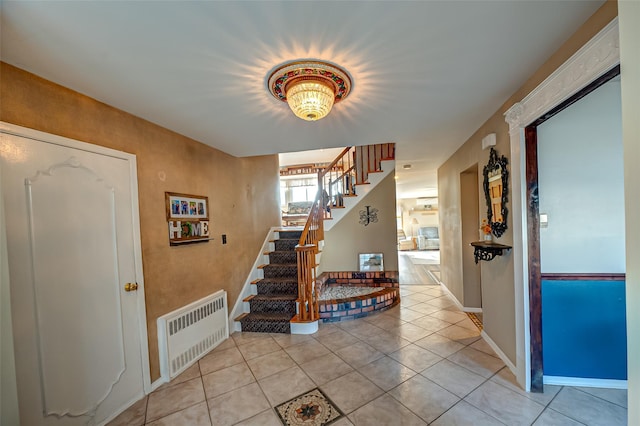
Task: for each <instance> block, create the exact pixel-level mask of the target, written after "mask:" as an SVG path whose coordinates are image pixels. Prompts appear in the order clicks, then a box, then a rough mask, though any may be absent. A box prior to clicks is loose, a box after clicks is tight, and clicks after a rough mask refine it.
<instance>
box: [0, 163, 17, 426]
mask: <svg viewBox="0 0 640 426" xmlns="http://www.w3.org/2000/svg"><path fill="white" fill-rule="evenodd" d="M0 176H2V173H0ZM2 200H3V198H2V182H1V181H0V424H1V425H18V424H20V420H19V418H20V417H19V412H18V390H17V388H16V369H15V362H14V355H13V333H12V327H11V304H10V298H11V296H10V293H9V264H8V259H7V240H6V233H5V225H4V205H3V202H2Z"/></svg>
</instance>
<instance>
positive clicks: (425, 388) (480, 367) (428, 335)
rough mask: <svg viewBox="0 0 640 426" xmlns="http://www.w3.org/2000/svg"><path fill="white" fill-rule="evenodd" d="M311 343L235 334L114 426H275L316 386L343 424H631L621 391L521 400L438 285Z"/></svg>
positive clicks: (562, 390)
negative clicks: (285, 409)
mask: <svg viewBox="0 0 640 426" xmlns="http://www.w3.org/2000/svg"><path fill="white" fill-rule="evenodd" d="M401 293H402V295H403V299H402V303H401V305H400V306H397V307H395V308H393V309H390V310H389V311H387V312H384V313H381V314H377V315H373V316H370V317H367V318H363V319H358V320H354V321H349V322H345V323H338V324H321V325H320V330H319V331H318V332H317V333H316V334H314V335H311V336H303V335H281V334H260V333H234V334H232V336H231V338H229V339H228V340H226V341H225V342H223V343H222V344H221V345H220V346H218V347H217V348H216V349H215V350H214V351H212V352H211V353H210V354H208V355H207V356H205V357H204V358H203V359H201V360H200V361H199V362H198V363H196V364H195V365H193V366H192V367H190V368H189V369H188V370H187V371H185V372H184V373H183V374H182V375H180V376H179V377H177V378H176V379H174V380H173V381H172V382H171V383H168V384H165V385H163V386H162V387H161V388H159V389H158V390H156V391H155V392H153V393H151V394H150V395H149V396H148V397H145V398H144V399H143V400H141V401H139V402H138V403H136V404H134V405H133V406H132V407H131V408H129V409H128V410H127V411H125V412H124V413H122V414H121V415H120V416H119V417H118V418H116V419H115V420H114V421H113V422H111V423H110V425H111V426H115V425H128V426H130V425H154V426H159V425H188V426H199V425H236V424H237V425H280V424H281V423H280V421H279V419H278V417H277V415H276V414H275V411H274V410H273V407H274V406H276V405H278V404H280V403H282V402H284V401H287V400H289V399H291V398H293V397H295V396H297V395H300V394H302V393H304V392H306V391H308V390H311V389H313V388H315V387H319V388H320V389H322V391H323V392H324V393H325V394H326V395H327V396H328V397H329V398H331V400H332V401H333V402H334V403H335V404H336V405H337V406H338V407H339V408H340V409H341V410H342V411H343V412H344V413H345V414H346V417H345V418H342V419H341V420H339V421H337V422H336V423H333V424H334V425H336V426H344V425H352V424H353V425H426V424H432V425H436V426H451V425H474V426H478V425H509V426H513V425H536V426H540V425H594V426H595V425H606V426H615V425H626V419H627V408H626V407H627V392H626V391H624V390H612V389H595V388H576V387H566V386H565V387H562V386H550V385H547V386H545V391H544V393H543V394H533V393H526V392H524V391H522V390H521V389H520V388H519V387H518V386H517V385H516V382H515V378H514V376H513V374H512V373H511V371H510V370H509V368H508V367H506V366H505V365H504V363H503V362H502V361H501V360H500V359H499V358H498V357H497V356H496V355H495V353H494V352H493V350H492V349H491V347H490V346H489V345H488V344H487V343H486V342H485V341H484V340H482V339H481V338H480V332H479V331H478V329H477V328H476V326H475V325H474V324H473V323H472V322H471V321H470V320H469V318H468V317H467V316H466V315H465V314H464V313H461V312H460V311H459V310H458V309H457V308H456V307H455V304H454V303H453V302H452V301H451V300H450V298H449V297H448V296H447V295H445V293H444V292H443V290H442V289H441V288H440V286H438V285H403V286H401Z"/></svg>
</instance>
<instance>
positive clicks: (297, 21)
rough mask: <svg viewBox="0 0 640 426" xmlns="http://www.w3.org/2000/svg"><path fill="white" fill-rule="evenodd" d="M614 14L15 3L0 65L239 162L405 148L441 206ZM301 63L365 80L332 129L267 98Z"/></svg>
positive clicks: (587, 5)
mask: <svg viewBox="0 0 640 426" xmlns="http://www.w3.org/2000/svg"><path fill="white" fill-rule="evenodd" d="M602 3H603V1H601V0H599V1H579V0H576V1H525V0H514V1H482V0H476V1H414V2H400V1H387V2H384V1H378V2H366V1H349V2H328V1H308V2H289V1H270V2H266V1H265V2H249V1H235V2H222V1H220V2H218V1H215V2H214V1H191V2H182V1H158V2H147V1H124V2H116V1H92V2H80V1H67V2H57V1H50V2H46V1H43V2H40V1H38V2H26V1H20V2H14V1H6V0H3V1H2V2H1V3H0V4H1V8H2V10H1V12H2V13H1V15H2V17H1V18H2V21H1V31H2V32H1V36H2V41H1V55H2V56H1V57H2V60H3V61H5V62H7V63H9V64H12V65H15V66H17V67H19V68H22V69H25V70H27V71H30V72H32V73H34V74H37V75H40V76H42V77H44V78H46V79H49V80H52V81H54V82H56V83H59V84H61V85H63V86H66V87H69V88H71V89H73V90H76V91H78V92H81V93H83V94H86V95H88V96H90V97H93V98H95V99H97V100H99V101H102V102H105V103H107V104H109V105H113V106H115V107H117V108H120V109H122V110H124V111H127V112H130V113H132V114H135V115H137V116H139V117H142V118H145V119H147V120H149V121H151V122H154V123H157V124H159V125H161V126H164V127H166V128H169V129H171V130H174V131H176V132H178V133H181V134H183V135H186V136H189V137H191V138H193V139H196V140H198V141H201V142H203V143H205V144H208V145H211V146H213V147H215V148H218V149H220V150H222V151H225V152H227V153H229V154H232V155H236V156H252V155H262V154H273V153H284V152H293V151H305V150H311V149H319V148H333V147H343V146H347V145H364V144H375V143H383V142H395V143H396V154H397V161H398V167H397V175H398V194H399V196H401V197H413V196H432V195H433V188H435V186H436V180H435V178H436V169H437V167H438V166H439V165H441V164H442V163H443V162H444V160H446V159H447V158H448V157H449V156H450V155H451V154H452V153H453V152H455V150H456V149H457V148H459V147H460V145H461V144H462V143H463V142H464V141H465V140H466V139H467V138H468V137H469V136H471V134H472V133H473V132H474V131H475V130H476V129H477V128H478V127H479V126H480V125H481V124H482V123H483V122H484V121H485V120H486V119H487V118H489V117H490V116H491V115H492V114H493V113H494V112H495V111H496V110H497V109H498V108H499V107H500V105H501V104H502V103H503V102H504V101H505V100H506V99H507V98H508V97H509V95H510V94H512V93H513V92H514V91H515V90H516V89H517V88H518V87H519V86H521V85H522V84H523V83H524V82H525V81H526V79H527V78H528V77H529V76H530V75H531V74H532V72H533V71H535V70H536V69H537V67H538V66H540V65H541V64H542V63H543V62H544V61H545V60H546V59H547V58H548V57H549V56H550V55H551V54H552V53H553V52H554V51H555V50H556V49H557V47H558V46H559V45H560V44H562V43H563V42H564V41H565V40H566V39H567V38H568V37H569V36H570V35H571V34H572V33H573V32H574V31H575V30H576V29H577V28H578V27H579V26H580V25H581V24H582V23H583V22H584V21H585V20H586V19H587V18H588V17H589V16H590V15H591V14H593V13H594V12H595V11H596V10H597V8H598V7H599V6H600V5H601V4H602ZM301 58H317V59H323V60H328V61H331V62H334V63H336V64H338V65H340V66H342V67H344V68H345V69H347V70H348V72H349V73H350V74H351V76H352V79H353V83H354V86H353V92H352V94H351V95H350V97H349V98H348V99H347V100H345V101H344V102H341V103H339V104H337V105H336V106H335V107H334V110H333V111H332V112H331V114H330V115H329V117H327V118H325V119H323V120H321V121H318V122H305V121H303V120H300V119H298V118H296V117H295V116H293V114H292V113H291V112H290V111H289V109H288V107H287V106H286V104H284V103H282V102H279V101H277V100H275V99H274V98H273V97H272V96H271V95H270V94H269V93H268V92H267V90H266V86H265V84H266V76H267V74H268V73H269V71H270V70H272V69H273V68H274V67H276V66H277V65H278V64H280V63H282V62H284V61H288V60H292V59H301ZM407 163H411V164H412V168H411V169H409V170H404V169H402V167H401V166H402V165H403V164H407ZM429 190H430V191H429Z"/></svg>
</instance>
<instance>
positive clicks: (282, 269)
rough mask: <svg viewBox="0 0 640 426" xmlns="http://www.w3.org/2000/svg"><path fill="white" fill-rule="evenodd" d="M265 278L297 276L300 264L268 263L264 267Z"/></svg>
mask: <svg viewBox="0 0 640 426" xmlns="http://www.w3.org/2000/svg"><path fill="white" fill-rule="evenodd" d="M262 271H263V272H264V277H265V278H294V277H295V278H297V277H298V265H297V264H295V263H293V264H274V265H272V264H268V265H264V266H263V267H262Z"/></svg>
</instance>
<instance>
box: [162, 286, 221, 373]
mask: <svg viewBox="0 0 640 426" xmlns="http://www.w3.org/2000/svg"><path fill="white" fill-rule="evenodd" d="M228 337H229V317H228V313H227V292H226V291H224V290H220V291H217V292H215V293H213V294H212V295H210V296H207V297H204V298H202V299H200V300H197V301H195V302H193V303H190V304H189V305H187V306H184V307H182V308H180V309H176V310H175V311H173V312H170V313H168V314H166V315H163V316H161V317H160V318H158V351H159V354H160V373H161V374H162V378H163V379H164V380H165V381H169V380H171V379H172V378H174V377H175V376H177V375H178V374H180V373H182V372H183V371H184V370H186V369H187V368H189V367H190V366H191V365H193V364H194V363H195V362H196V361H197V360H198V359H200V358H202V356H203V355H205V354H206V353H207V352H209V351H210V350H211V349H213V348H215V347H216V346H218V345H219V344H220V343H221V342H222V341H224V340H225V339H227V338H228Z"/></svg>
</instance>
